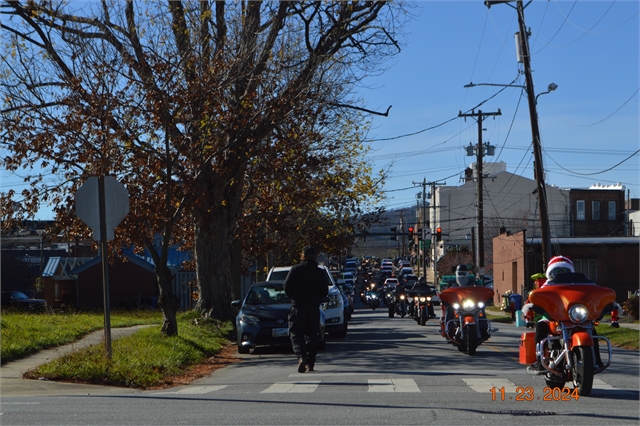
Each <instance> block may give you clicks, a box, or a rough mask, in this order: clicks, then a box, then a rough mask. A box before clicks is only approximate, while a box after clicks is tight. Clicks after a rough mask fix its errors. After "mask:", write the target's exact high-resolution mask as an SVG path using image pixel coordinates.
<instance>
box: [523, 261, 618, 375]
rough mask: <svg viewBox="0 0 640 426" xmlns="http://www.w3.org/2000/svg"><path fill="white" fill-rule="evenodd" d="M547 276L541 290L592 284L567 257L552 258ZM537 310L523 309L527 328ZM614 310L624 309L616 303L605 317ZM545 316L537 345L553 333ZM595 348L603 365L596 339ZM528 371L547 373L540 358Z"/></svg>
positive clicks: (538, 328)
mask: <svg viewBox="0 0 640 426" xmlns="http://www.w3.org/2000/svg"><path fill="white" fill-rule="evenodd" d="M545 275H546V277H547V281H545V282H544V283H543V284H541V285H540V288H542V287H544V286H546V285H548V284H550V283H559V282H563V283H564V282H566V283H571V282H592V281H590V280H589V279H587V277H586V276H584V274H580V273H576V272H575V268H574V267H573V262H572V261H571V259H569V258H568V257H565V256H554V257H552V258H551V259H550V260H549V263H548V264H547V271H546V273H545ZM535 310H536V307H535V305H534V304H533V303H526V304H525V305H524V306H523V307H522V316H523V317H524V319H525V320H526V321H527V327H531V326H532V325H533V324H532V321H531V317H532V316H533V313H534V312H535ZM613 310H615V311H616V312H618V313H620V312H622V308H621V307H620V305H618V303H616V302H614V303H613V304H612V305H611V306H608V307H607V308H605V310H604V311H603V315H604V313H607V312H611V311H613ZM545 315H546V313H544V315H543V316H542V318H541V319H540V320H539V321H538V322H537V323H536V325H535V343H536V345H537V344H538V343H540V342H541V341H542V339H544V338H545V337H547V336H548V335H549V333H550V332H551V328H550V326H549V321H550V319H549V318H547V317H546V316H545ZM612 317H613V315H612ZM616 318H617V316H616ZM617 325H618V324H617V321H613V320H612V322H611V326H612V327H616V326H617ZM593 346H594V352H595V361H596V364H597V365H602V360H601V358H600V351H599V345H598V340H597V339H594V341H593ZM527 370H528V371H530V372H532V373H539V372H542V371H545V368H544V366H543V365H542V362H541V361H540V359H539V358H538V359H536V362H534V363H533V364H531V365H530V366H529V367H527Z"/></svg>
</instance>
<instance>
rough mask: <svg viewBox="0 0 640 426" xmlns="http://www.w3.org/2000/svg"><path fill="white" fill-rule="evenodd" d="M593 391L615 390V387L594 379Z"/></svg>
mask: <svg viewBox="0 0 640 426" xmlns="http://www.w3.org/2000/svg"><path fill="white" fill-rule="evenodd" d="M593 389H614V387H613V386H611V385H609V384H607V383H605V382H603V381H602V380H600V379H593Z"/></svg>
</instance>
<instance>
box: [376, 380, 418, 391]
mask: <svg viewBox="0 0 640 426" xmlns="http://www.w3.org/2000/svg"><path fill="white" fill-rule="evenodd" d="M367 392H404V393H411V392H413V393H416V392H418V393H419V392H420V389H418V385H417V384H416V382H415V380H413V379H369V389H368V390H367Z"/></svg>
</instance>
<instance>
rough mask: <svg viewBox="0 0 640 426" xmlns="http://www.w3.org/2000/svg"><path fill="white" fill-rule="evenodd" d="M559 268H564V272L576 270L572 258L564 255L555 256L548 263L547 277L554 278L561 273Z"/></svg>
mask: <svg viewBox="0 0 640 426" xmlns="http://www.w3.org/2000/svg"><path fill="white" fill-rule="evenodd" d="M558 269H560V270H562V272H575V269H574V268H573V262H572V261H571V259H569V258H568V257H564V256H555V257H552V258H551V259H550V260H549V263H548V264H547V273H546V275H547V279H548V280H552V279H553V278H554V277H555V276H556V275H557V274H558V273H559V271H557V270H558Z"/></svg>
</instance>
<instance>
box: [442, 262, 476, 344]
mask: <svg viewBox="0 0 640 426" xmlns="http://www.w3.org/2000/svg"><path fill="white" fill-rule="evenodd" d="M468 284H469V269H468V268H467V265H458V266H456V282H454V283H451V284H450V285H449V288H451V287H465V286H467V285H468ZM440 303H442V305H443V306H444V307H445V308H446V309H445V314H444V324H445V326H447V324H449V320H450V319H451V318H453V316H454V312H453V306H451V305H449V304H448V303H446V302H445V301H444V300H442V301H441V302H440ZM449 326H450V327H453V323H451V324H449ZM453 331H454V330H453V329H451V330H447V332H448V333H449V335H450V336H451V335H453Z"/></svg>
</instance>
